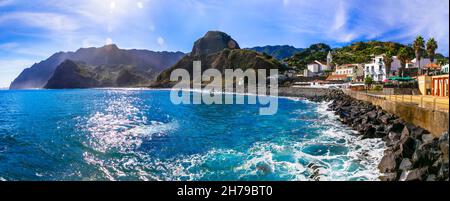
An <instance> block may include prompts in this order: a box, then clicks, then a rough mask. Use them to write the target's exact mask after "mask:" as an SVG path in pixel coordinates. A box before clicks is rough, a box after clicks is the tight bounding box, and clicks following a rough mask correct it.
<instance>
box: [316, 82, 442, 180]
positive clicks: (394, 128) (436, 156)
mask: <svg viewBox="0 0 450 201" xmlns="http://www.w3.org/2000/svg"><path fill="white" fill-rule="evenodd" d="M308 99H309V100H311V101H315V102H322V101H332V103H331V104H330V106H329V110H331V111H335V114H336V115H338V116H339V117H340V120H341V121H342V123H344V124H346V125H348V126H350V127H351V128H353V129H354V130H356V131H358V133H359V134H360V135H361V139H367V138H382V139H383V141H385V143H386V147H387V149H386V150H385V152H384V156H383V158H382V159H381V162H380V164H379V166H378V168H379V170H380V172H381V173H382V176H380V180H382V181H414V180H422V181H448V180H449V175H448V173H449V156H448V151H449V139H448V132H446V133H444V134H442V136H441V137H440V138H434V137H433V135H431V134H430V133H429V132H428V131H427V130H425V129H423V128H420V127H417V126H415V125H412V124H410V123H407V122H405V121H403V120H402V119H400V118H399V117H397V116H395V115H393V114H389V113H387V112H386V111H383V110H382V109H381V108H380V107H377V106H374V105H372V104H370V103H367V102H364V101H360V100H356V99H354V98H352V97H350V96H348V95H346V94H344V93H343V92H342V91H341V90H331V91H329V92H328V93H327V94H325V95H318V96H314V97H309V98H308Z"/></svg>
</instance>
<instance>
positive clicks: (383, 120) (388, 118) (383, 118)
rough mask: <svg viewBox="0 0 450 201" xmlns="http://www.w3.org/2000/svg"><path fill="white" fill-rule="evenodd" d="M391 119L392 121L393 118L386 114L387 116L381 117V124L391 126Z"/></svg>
mask: <svg viewBox="0 0 450 201" xmlns="http://www.w3.org/2000/svg"><path fill="white" fill-rule="evenodd" d="M391 119H392V116H391V115H389V114H385V115H383V116H381V117H380V118H379V120H380V121H381V123H383V124H385V125H387V124H389V121H390V120H391Z"/></svg>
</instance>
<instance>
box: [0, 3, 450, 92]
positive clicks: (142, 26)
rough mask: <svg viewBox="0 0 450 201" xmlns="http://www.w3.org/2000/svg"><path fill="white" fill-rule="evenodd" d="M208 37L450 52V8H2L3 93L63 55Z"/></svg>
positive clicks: (186, 47) (183, 47)
mask: <svg viewBox="0 0 450 201" xmlns="http://www.w3.org/2000/svg"><path fill="white" fill-rule="evenodd" d="M208 30H221V31H224V32H227V33H228V34H230V35H231V36H232V37H233V38H234V39H235V40H237V41H238V43H239V44H240V46H241V47H252V46H261V45H277V44H289V45H294V46H296V47H307V46H309V45H310V44H313V43H318V42H325V43H328V44H330V45H331V46H333V47H339V46H342V45H346V44H348V43H351V42H354V41H361V40H362V41H365V40H383V41H396V42H402V43H411V41H412V40H413V39H414V37H415V36H417V35H418V34H421V35H423V36H424V37H425V38H426V39H428V38H429V37H434V38H435V39H436V40H437V41H438V44H439V50H438V51H439V52H441V53H443V54H445V55H448V52H449V1H448V0H364V1H362V0H0V87H5V86H8V85H9V84H10V82H11V81H12V80H13V79H14V78H15V77H16V76H17V75H18V74H19V73H20V72H21V71H22V70H23V69H24V68H25V67H29V66H31V65H32V64H33V63H35V62H39V61H41V60H44V59H46V58H47V57H49V56H50V55H52V54H53V53H55V52H58V51H74V50H76V49H78V48H80V47H91V46H96V47H98V46H102V45H104V44H107V43H115V44H117V45H118V46H119V47H120V48H127V49H128V48H136V49H150V50H157V51H163V50H168V51H183V52H189V51H190V50H191V48H192V44H193V42H194V41H195V40H196V39H198V38H199V37H201V36H202V35H204V33H205V32H206V31H208Z"/></svg>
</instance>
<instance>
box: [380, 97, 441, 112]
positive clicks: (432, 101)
mask: <svg viewBox="0 0 450 201" xmlns="http://www.w3.org/2000/svg"><path fill="white" fill-rule="evenodd" d="M384 97H385V98H386V100H390V101H395V102H403V103H409V104H415V105H417V106H418V107H422V108H429V109H433V110H438V111H443V112H449V99H448V98H445V97H436V96H420V95H384Z"/></svg>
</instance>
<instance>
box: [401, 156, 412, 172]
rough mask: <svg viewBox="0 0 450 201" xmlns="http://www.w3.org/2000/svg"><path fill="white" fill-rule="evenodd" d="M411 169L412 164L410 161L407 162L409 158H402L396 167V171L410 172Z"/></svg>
mask: <svg viewBox="0 0 450 201" xmlns="http://www.w3.org/2000/svg"><path fill="white" fill-rule="evenodd" d="M412 167H413V164H412V162H411V160H409V158H404V159H403V160H402V162H401V163H400V166H399V167H398V169H400V170H403V171H405V170H411V169H412Z"/></svg>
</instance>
